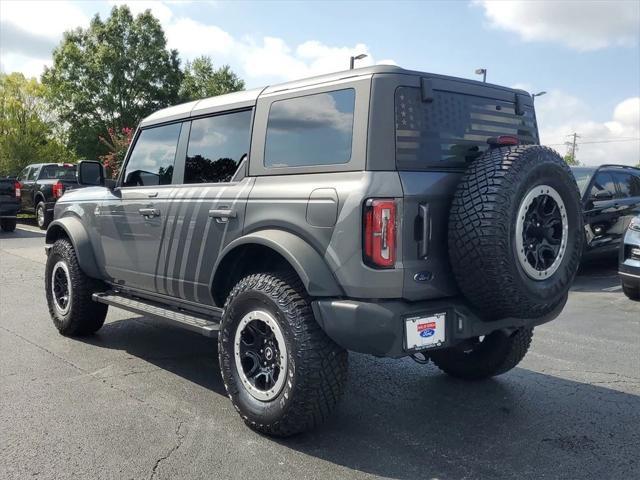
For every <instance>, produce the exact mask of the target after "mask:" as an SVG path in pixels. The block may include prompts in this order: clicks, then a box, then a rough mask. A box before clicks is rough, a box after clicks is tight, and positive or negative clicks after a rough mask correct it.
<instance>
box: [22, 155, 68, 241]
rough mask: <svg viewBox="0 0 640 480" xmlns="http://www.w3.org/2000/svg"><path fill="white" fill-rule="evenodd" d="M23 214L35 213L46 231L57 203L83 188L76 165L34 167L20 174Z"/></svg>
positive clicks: (41, 165) (39, 223)
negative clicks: (62, 197)
mask: <svg viewBox="0 0 640 480" xmlns="http://www.w3.org/2000/svg"><path fill="white" fill-rule="evenodd" d="M18 181H19V182H20V184H21V185H22V197H21V198H22V202H21V206H22V211H23V212H25V213H35V215H36V221H37V223H38V227H40V228H41V229H42V230H45V229H46V228H47V227H48V226H49V223H51V220H52V219H53V207H54V205H55V203H56V201H57V200H58V199H59V198H60V197H61V196H62V195H63V194H64V193H65V192H67V191H69V190H74V189H76V188H78V187H79V185H78V181H77V179H76V165H74V164H70V163H34V164H32V165H28V166H27V167H25V168H24V170H22V172H20V175H19V176H18Z"/></svg>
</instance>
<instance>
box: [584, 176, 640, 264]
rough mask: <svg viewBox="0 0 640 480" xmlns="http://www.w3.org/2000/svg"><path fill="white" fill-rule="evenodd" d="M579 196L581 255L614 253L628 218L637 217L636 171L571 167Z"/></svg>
mask: <svg viewBox="0 0 640 480" xmlns="http://www.w3.org/2000/svg"><path fill="white" fill-rule="evenodd" d="M571 171H572V172H573V174H574V176H575V177H576V182H577V183H578V187H579V188H580V194H581V195H582V206H583V207H582V208H583V210H584V228H585V256H586V257H588V256H594V255H600V254H605V255H606V254H612V255H614V254H617V252H618V250H619V247H620V243H621V241H622V237H623V235H624V233H625V231H626V230H627V226H628V225H629V222H630V221H631V219H632V218H633V217H634V216H636V215H640V169H639V168H635V167H629V166H625V165H602V166H600V167H571Z"/></svg>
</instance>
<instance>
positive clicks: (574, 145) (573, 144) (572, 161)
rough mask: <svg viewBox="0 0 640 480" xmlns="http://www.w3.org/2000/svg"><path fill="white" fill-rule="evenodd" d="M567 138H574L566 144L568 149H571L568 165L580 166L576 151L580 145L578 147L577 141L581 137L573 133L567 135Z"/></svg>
mask: <svg viewBox="0 0 640 480" xmlns="http://www.w3.org/2000/svg"><path fill="white" fill-rule="evenodd" d="M567 137H573V140H572V141H570V142H565V145H566V146H567V148H569V149H570V151H571V153H570V154H569V155H568V156H569V160H570V161H569V160H567V159H566V157H565V160H567V163H569V165H579V163H578V161H577V160H576V150H578V145H577V140H578V138H580V135H578V134H577V133H576V132H573V133H572V134H570V135H567Z"/></svg>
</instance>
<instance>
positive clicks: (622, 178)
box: [614, 172, 638, 198]
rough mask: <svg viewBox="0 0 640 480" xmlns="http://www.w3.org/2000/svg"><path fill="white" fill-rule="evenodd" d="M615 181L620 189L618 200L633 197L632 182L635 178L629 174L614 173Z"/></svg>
mask: <svg viewBox="0 0 640 480" xmlns="http://www.w3.org/2000/svg"><path fill="white" fill-rule="evenodd" d="M614 176H615V179H616V181H617V182H618V187H620V194H619V195H617V196H618V197H620V198H625V197H632V196H635V195H634V194H633V193H631V191H632V190H633V189H634V188H633V187H634V180H635V179H636V177H635V176H634V175H631V174H630V173H623V172H616V173H614ZM636 195H638V193H636Z"/></svg>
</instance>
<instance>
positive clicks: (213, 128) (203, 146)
mask: <svg viewBox="0 0 640 480" xmlns="http://www.w3.org/2000/svg"><path fill="white" fill-rule="evenodd" d="M250 142H251V111H249V110H248V111H244V112H236V113H228V114H225V115H217V116H215V117H207V118H200V119H198V120H194V121H193V122H191V132H190V134H189V146H188V147H187V160H186V162H185V170H184V183H218V182H228V181H230V180H231V178H232V177H233V174H234V173H235V171H236V169H237V168H238V165H239V164H240V160H242V157H244V156H245V155H246V154H248V153H249V144H250Z"/></svg>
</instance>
